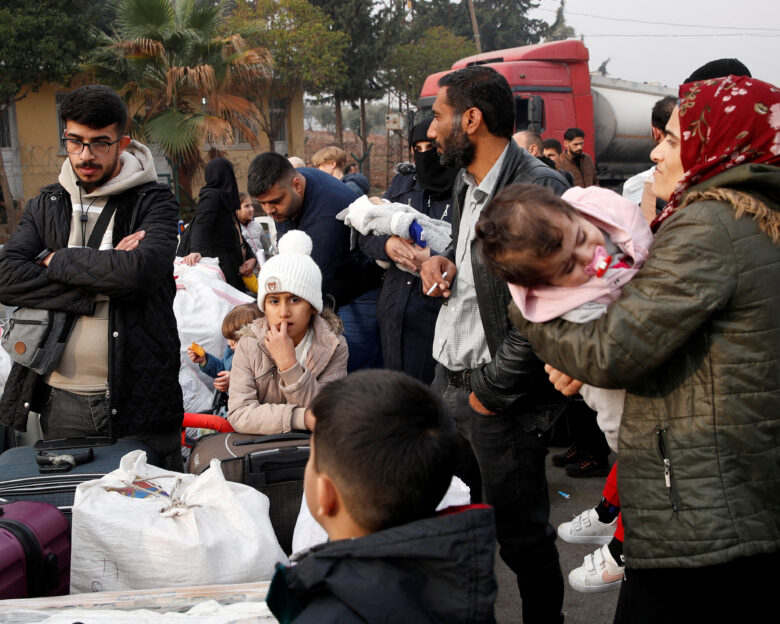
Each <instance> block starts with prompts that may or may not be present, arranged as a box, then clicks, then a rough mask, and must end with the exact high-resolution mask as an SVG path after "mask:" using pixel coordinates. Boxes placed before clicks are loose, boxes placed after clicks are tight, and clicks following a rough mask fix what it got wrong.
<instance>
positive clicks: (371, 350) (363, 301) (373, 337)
mask: <svg viewBox="0 0 780 624" xmlns="http://www.w3.org/2000/svg"><path fill="white" fill-rule="evenodd" d="M378 295H379V289H376V290H369V291H368V292H365V293H363V294H362V295H360V296H359V297H356V298H355V299H353V300H352V301H350V302H349V303H347V304H345V305H343V306H341V307H340V308H339V316H340V317H341V320H342V321H343V323H344V337H345V338H346V339H347V347H348V348H349V359H348V360H347V372H348V373H351V372H353V371H356V370H360V369H363V368H382V347H381V346H380V342H379V325H378V324H377V320H376V298H377V296H378ZM398 348H399V349H400V348H401V347H400V345H399V346H398Z"/></svg>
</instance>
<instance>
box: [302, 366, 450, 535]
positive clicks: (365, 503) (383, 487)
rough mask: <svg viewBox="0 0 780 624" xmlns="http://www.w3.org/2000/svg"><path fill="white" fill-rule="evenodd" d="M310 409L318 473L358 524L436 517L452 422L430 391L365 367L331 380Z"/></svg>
mask: <svg viewBox="0 0 780 624" xmlns="http://www.w3.org/2000/svg"><path fill="white" fill-rule="evenodd" d="M311 409H312V411H313V412H314V416H315V417H316V419H317V424H316V426H315V428H314V433H313V440H314V467H315V470H316V471H317V472H318V473H319V472H324V473H326V474H327V475H328V476H330V477H331V479H333V481H334V483H335V485H336V488H337V489H338V491H339V494H340V496H341V498H342V500H343V501H344V505H345V506H346V508H347V511H348V512H349V514H350V516H351V517H352V519H353V520H354V521H355V522H356V523H357V524H359V525H360V526H361V527H363V528H365V529H367V530H369V531H372V532H374V531H381V530H383V529H387V528H390V527H394V526H398V525H401V524H406V523H408V522H412V521H414V520H419V519H420V518H425V517H429V516H431V515H433V514H434V512H435V511H436V506H437V505H438V504H439V502H440V501H441V499H442V497H443V496H444V494H445V492H446V491H447V488H448V487H449V484H450V481H451V480H452V475H453V470H454V450H455V425H454V424H453V422H452V420H451V418H450V417H449V416H448V415H447V413H446V412H445V411H444V407H443V405H442V403H441V400H440V399H439V397H438V396H437V395H436V393H434V392H433V391H432V390H431V389H430V388H429V387H428V386H426V385H424V384H422V383H421V382H419V381H417V380H415V379H412V378H411V377H409V376H407V375H405V374H403V373H400V372H396V371H389V370H363V371H359V372H356V373H352V374H350V375H348V376H347V377H344V378H342V379H339V380H337V381H332V382H330V383H329V384H328V385H326V386H325V387H324V388H323V389H321V390H320V392H319V393H318V394H317V396H316V398H315V399H314V402H313V404H312V408H311Z"/></svg>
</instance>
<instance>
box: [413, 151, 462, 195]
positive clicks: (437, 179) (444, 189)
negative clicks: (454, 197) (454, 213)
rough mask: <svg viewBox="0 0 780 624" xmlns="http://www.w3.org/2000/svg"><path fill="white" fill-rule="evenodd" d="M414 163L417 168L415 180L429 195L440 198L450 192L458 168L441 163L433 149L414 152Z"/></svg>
mask: <svg viewBox="0 0 780 624" xmlns="http://www.w3.org/2000/svg"><path fill="white" fill-rule="evenodd" d="M414 165H415V167H416V169H417V180H418V181H419V182H420V184H421V185H422V186H423V188H425V189H426V190H428V191H430V193H431V195H433V196H434V197H436V198H440V197H449V196H450V195H451V194H452V185H453V184H454V183H455V176H456V175H458V171H459V170H458V169H454V168H452V167H445V166H444V165H442V164H441V161H440V159H439V153H438V152H437V151H436V150H435V149H429V150H428V151H427V152H414Z"/></svg>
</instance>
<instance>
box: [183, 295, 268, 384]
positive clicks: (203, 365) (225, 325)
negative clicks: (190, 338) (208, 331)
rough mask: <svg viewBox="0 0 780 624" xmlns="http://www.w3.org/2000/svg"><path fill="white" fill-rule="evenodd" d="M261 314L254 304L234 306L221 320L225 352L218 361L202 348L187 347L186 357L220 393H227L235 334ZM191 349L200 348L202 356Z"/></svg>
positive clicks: (236, 339)
mask: <svg viewBox="0 0 780 624" xmlns="http://www.w3.org/2000/svg"><path fill="white" fill-rule="evenodd" d="M260 316H262V313H261V312H260V310H259V309H258V308H257V305H255V304H254V303H245V304H242V305H240V306H236V307H235V308H233V309H232V310H231V311H230V312H228V313H227V314H226V315H225V318H224V319H223V320H222V335H223V336H224V337H225V338H226V339H227V346H226V347H225V352H224V353H223V354H222V359H221V360H220V359H219V358H218V357H217V356H215V355H212V354H211V353H207V352H206V351H203V347H200V345H197V344H195V343H193V344H192V346H190V347H187V355H188V356H189V357H190V360H192V361H193V362H195V363H196V364H197V365H198V366H199V367H200V370H202V371H203V372H204V373H206V374H207V375H208V376H209V377H213V378H214V387H215V388H216V389H217V390H219V391H220V392H227V391H228V388H229V387H230V367H231V365H232V362H233V352H234V351H235V348H236V343H237V342H238V337H237V333H238V330H240V329H241V328H242V327H244V326H245V325H248V324H249V323H251V322H252V321H254V320H255V319H258V318H260ZM193 347H200V350H201V351H203V353H202V354H199V353H197V352H196V350H195V349H193Z"/></svg>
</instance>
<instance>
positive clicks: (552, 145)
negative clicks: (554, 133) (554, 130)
mask: <svg viewBox="0 0 780 624" xmlns="http://www.w3.org/2000/svg"><path fill="white" fill-rule="evenodd" d="M542 147H543V148H544V149H554V150H555V151H556V152H558V153H559V154H562V153H563V145H561V142H560V141H559V140H558V139H545V140H544V141H542Z"/></svg>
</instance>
